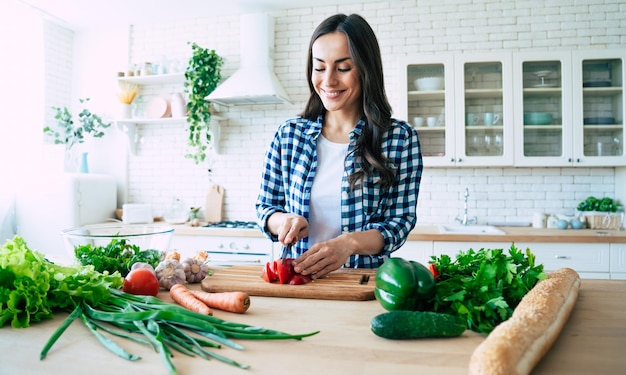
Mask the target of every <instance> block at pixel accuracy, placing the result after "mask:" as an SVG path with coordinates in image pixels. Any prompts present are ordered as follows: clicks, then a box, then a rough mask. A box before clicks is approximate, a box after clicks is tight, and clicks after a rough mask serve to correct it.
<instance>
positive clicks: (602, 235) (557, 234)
mask: <svg viewBox="0 0 626 375" xmlns="http://www.w3.org/2000/svg"><path fill="white" fill-rule="evenodd" d="M174 228H175V229H174V233H175V234H178V235H187V236H202V235H205V236H235V237H253V238H254V237H256V238H265V236H264V235H263V234H262V233H261V231H259V230H256V229H233V228H205V227H191V226H188V225H174ZM498 228H500V229H501V230H503V231H504V232H505V234H504V235H498V234H493V235H492V234H442V233H439V227H438V226H434V225H418V226H416V227H415V228H414V229H413V231H411V233H410V234H409V237H408V239H407V240H408V241H453V242H474V241H479V242H480V241H482V242H554V243H564V242H577V243H626V231H617V230H596V229H579V230H573V229H567V230H562V229H542V228H532V227H498Z"/></svg>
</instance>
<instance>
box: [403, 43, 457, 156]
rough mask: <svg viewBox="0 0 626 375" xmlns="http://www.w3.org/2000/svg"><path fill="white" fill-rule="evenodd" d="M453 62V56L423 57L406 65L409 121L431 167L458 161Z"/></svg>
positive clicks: (410, 59) (405, 88)
mask: <svg viewBox="0 0 626 375" xmlns="http://www.w3.org/2000/svg"><path fill="white" fill-rule="evenodd" d="M452 62H453V60H452V55H441V56H436V55H420V56H415V57H410V58H408V59H407V60H406V62H405V63H404V64H403V65H404V72H403V73H404V74H406V76H405V80H404V81H403V82H404V85H405V86H404V90H405V91H404V92H405V93H406V102H405V103H403V106H404V105H406V107H405V108H406V116H407V117H406V120H407V122H409V123H410V124H411V125H412V126H413V128H415V130H417V133H418V134H419V137H420V145H421V147H422V155H423V156H424V158H425V159H428V160H429V161H428V163H429V164H430V165H440V166H444V165H449V164H450V160H454V127H453V126H452V125H453V124H454V121H453V112H452V108H451V107H452V105H453V102H454V97H453V96H452V93H453V92H454V89H453V88H454V79H453V76H454V71H453V66H452Z"/></svg>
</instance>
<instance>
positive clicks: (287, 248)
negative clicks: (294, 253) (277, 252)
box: [280, 244, 292, 262]
mask: <svg viewBox="0 0 626 375" xmlns="http://www.w3.org/2000/svg"><path fill="white" fill-rule="evenodd" d="M291 246H292V244H289V245H283V254H282V255H281V257H280V259H281V260H282V261H283V262H284V261H285V259H287V254H291Z"/></svg>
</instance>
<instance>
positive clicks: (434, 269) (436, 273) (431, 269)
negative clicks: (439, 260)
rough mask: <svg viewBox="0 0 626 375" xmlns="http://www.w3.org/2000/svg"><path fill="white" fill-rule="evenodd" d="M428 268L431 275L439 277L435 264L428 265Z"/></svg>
mask: <svg viewBox="0 0 626 375" xmlns="http://www.w3.org/2000/svg"><path fill="white" fill-rule="evenodd" d="M428 270H429V271H430V273H432V274H433V277H434V278H435V279H436V278H438V277H439V271H438V270H437V266H435V264H434V263H431V264H429V265H428Z"/></svg>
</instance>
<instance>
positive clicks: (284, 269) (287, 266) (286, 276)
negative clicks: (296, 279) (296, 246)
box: [276, 258, 296, 284]
mask: <svg viewBox="0 0 626 375" xmlns="http://www.w3.org/2000/svg"><path fill="white" fill-rule="evenodd" d="M276 264H277V266H278V268H277V272H276V273H278V282H279V283H281V284H289V280H291V278H292V277H293V276H294V275H295V274H296V272H295V271H294V270H293V259H292V258H287V259H285V260H278V261H276Z"/></svg>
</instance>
